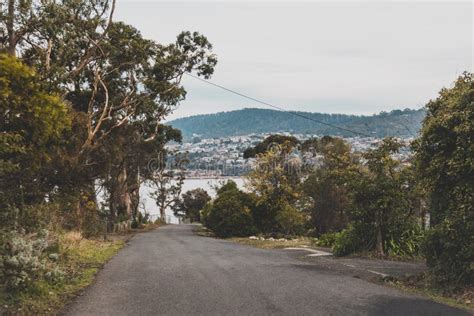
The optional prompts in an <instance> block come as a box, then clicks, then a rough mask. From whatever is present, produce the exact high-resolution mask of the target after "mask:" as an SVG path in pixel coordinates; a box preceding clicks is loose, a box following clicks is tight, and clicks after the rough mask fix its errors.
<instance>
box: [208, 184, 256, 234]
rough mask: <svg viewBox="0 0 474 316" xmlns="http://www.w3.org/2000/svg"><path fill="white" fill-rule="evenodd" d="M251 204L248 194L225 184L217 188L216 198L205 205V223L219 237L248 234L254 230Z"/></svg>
mask: <svg viewBox="0 0 474 316" xmlns="http://www.w3.org/2000/svg"><path fill="white" fill-rule="evenodd" d="M252 204H253V201H252V198H251V197H250V195H249V194H247V193H244V192H242V191H240V190H239V189H237V187H236V186H233V185H228V184H226V185H224V186H223V187H222V188H221V189H219V190H218V196H217V198H216V199H215V200H214V201H213V202H212V203H211V204H208V206H207V207H205V210H204V213H205V215H204V218H205V223H206V225H207V227H208V228H209V229H211V230H212V231H214V233H215V234H216V235H217V236H219V237H231V236H248V235H250V234H252V233H253V232H254V228H253V221H252V216H251V214H250V208H251V207H252ZM208 208H209V209H208Z"/></svg>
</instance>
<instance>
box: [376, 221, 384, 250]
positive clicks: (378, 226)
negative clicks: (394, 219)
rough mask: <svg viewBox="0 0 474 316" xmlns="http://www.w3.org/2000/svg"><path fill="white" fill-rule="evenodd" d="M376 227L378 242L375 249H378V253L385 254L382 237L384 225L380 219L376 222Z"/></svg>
mask: <svg viewBox="0 0 474 316" xmlns="http://www.w3.org/2000/svg"><path fill="white" fill-rule="evenodd" d="M376 229H377V242H376V245H375V250H376V251H377V254H378V255H379V256H384V255H385V254H384V251H383V239H382V225H381V223H380V221H377V223H376Z"/></svg>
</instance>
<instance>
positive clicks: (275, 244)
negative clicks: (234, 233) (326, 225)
mask: <svg viewBox="0 0 474 316" xmlns="http://www.w3.org/2000/svg"><path fill="white" fill-rule="evenodd" d="M227 240H230V241H233V242H236V243H239V244H241V245H247V246H252V247H256V248H262V249H281V248H287V247H310V246H313V241H312V240H311V239H310V238H306V237H301V238H297V239H291V240H286V241H280V240H254V239H249V238H248V237H232V238H228V239H227Z"/></svg>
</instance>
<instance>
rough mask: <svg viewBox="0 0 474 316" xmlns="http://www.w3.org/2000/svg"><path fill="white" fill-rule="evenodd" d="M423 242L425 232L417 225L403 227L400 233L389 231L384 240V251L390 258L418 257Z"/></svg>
mask: <svg viewBox="0 0 474 316" xmlns="http://www.w3.org/2000/svg"><path fill="white" fill-rule="evenodd" d="M424 240H425V231H424V230H423V229H422V227H421V226H420V225H419V224H415V223H413V226H412V227H409V226H408V225H403V226H402V229H401V230H400V231H393V230H392V231H391V234H389V235H388V237H387V239H386V240H385V244H384V249H386V251H387V254H388V255H389V256H390V257H404V258H405V257H418V256H420V255H421V247H422V244H423V242H424Z"/></svg>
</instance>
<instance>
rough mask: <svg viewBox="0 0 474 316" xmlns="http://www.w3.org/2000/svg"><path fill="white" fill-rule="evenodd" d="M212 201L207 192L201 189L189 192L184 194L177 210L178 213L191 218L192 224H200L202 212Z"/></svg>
mask: <svg viewBox="0 0 474 316" xmlns="http://www.w3.org/2000/svg"><path fill="white" fill-rule="evenodd" d="M210 200H211V197H210V196H209V194H207V191H206V190H204V189H201V188H197V189H194V190H189V191H187V192H185V193H183V195H182V197H181V201H180V203H179V206H178V208H177V210H178V212H175V214H176V213H181V214H182V215H184V217H186V218H189V219H190V220H191V222H193V221H194V222H199V221H200V220H201V216H200V212H201V210H202V209H203V208H204V206H205V205H206V203H207V202H209V201H210Z"/></svg>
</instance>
